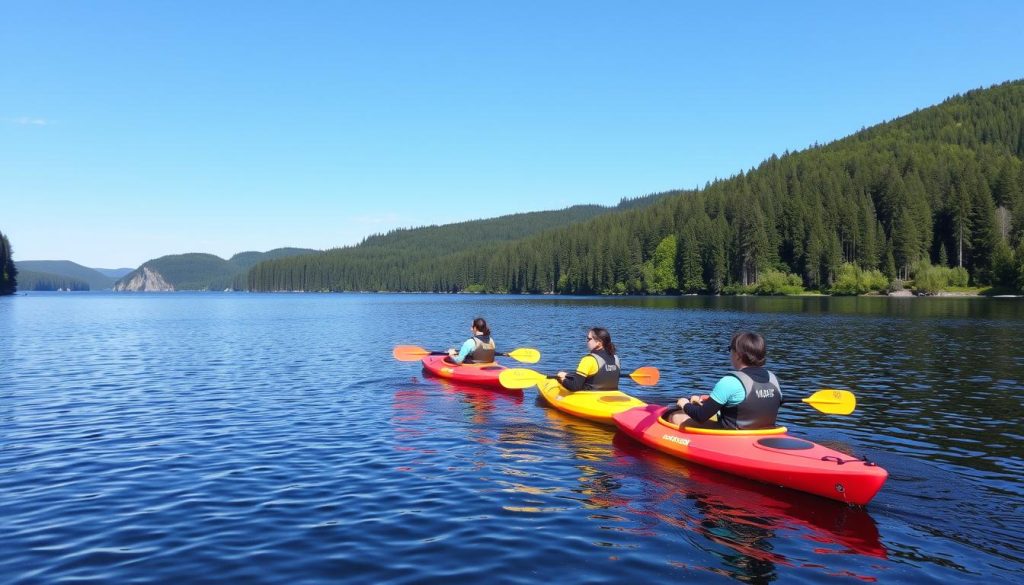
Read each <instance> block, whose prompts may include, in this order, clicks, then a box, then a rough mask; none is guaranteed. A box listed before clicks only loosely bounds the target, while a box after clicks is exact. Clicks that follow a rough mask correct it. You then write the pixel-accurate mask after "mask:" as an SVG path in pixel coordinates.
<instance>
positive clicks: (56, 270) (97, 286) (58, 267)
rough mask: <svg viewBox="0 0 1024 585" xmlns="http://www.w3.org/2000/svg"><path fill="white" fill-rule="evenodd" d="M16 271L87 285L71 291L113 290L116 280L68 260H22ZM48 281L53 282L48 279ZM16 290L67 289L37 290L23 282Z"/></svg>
mask: <svg viewBox="0 0 1024 585" xmlns="http://www.w3.org/2000/svg"><path fill="white" fill-rule="evenodd" d="M18 270H20V271H22V273H27V272H36V273H43V274H47V275H50V276H57V277H59V278H63V279H65V280H67V282H72V281H82V282H85V283H86V284H87V285H88V287H87V288H85V289H72V290H105V289H109V288H113V286H114V281H115V280H116V279H114V278H110V277H109V276H106V275H104V274H103V273H101V272H99V271H97V270H94V269H92V268H89V267H86V266H82V265H81V264H76V263H74V262H70V261H68V260H24V261H21V262H18ZM48 279H49V280H54V279H52V278H49V277H48ZM18 288H19V289H20V290H57V289H59V288H67V287H56V288H52V289H50V288H46V289H37V288H33V287H30V286H28V285H26V284H25V283H24V282H23V283H21V286H19V287H18Z"/></svg>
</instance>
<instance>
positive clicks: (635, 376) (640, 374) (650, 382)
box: [629, 366, 661, 386]
mask: <svg viewBox="0 0 1024 585" xmlns="http://www.w3.org/2000/svg"><path fill="white" fill-rule="evenodd" d="M629 377H630V378H632V380H633V381H634V382H636V383H637V384H640V385H641V386H654V385H655V384H657V383H658V380H660V379H661V372H659V371H658V368H655V367H654V366H644V367H642V368H637V369H636V371H634V372H633V373H632V374H630V375H629Z"/></svg>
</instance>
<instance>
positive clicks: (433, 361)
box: [423, 355, 508, 389]
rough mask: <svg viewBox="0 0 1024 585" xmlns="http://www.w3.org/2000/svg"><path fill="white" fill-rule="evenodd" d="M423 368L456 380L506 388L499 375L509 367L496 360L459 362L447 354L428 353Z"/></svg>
mask: <svg viewBox="0 0 1024 585" xmlns="http://www.w3.org/2000/svg"><path fill="white" fill-rule="evenodd" d="M423 369H424V370H425V371H427V372H430V373H431V374H434V375H435V376H438V377H441V378H447V379H449V380H453V381H455V382H462V383H465V384H473V385H476V386H483V387H486V388H501V389H504V388H505V387H504V386H502V385H501V381H500V380H499V379H498V377H499V376H501V373H502V372H503V371H505V370H506V369H508V368H506V367H505V366H503V365H501V364H499V363H496V362H491V363H485V364H457V363H455V362H453V361H451V360H449V359H448V356H446V355H428V356H427V357H425V358H423Z"/></svg>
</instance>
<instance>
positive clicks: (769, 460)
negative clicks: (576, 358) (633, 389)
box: [613, 405, 889, 506]
mask: <svg viewBox="0 0 1024 585" xmlns="http://www.w3.org/2000/svg"><path fill="white" fill-rule="evenodd" d="M666 410H667V408H666V407H664V406H657V405H648V406H645V407H642V408H633V409H630V410H627V411H624V412H620V413H618V414H616V415H614V416H613V420H614V422H615V424H616V426H618V427H619V429H621V430H622V431H623V432H624V433H626V434H627V435H629V436H630V437H632V438H634V439H636V440H638V441H640V442H641V443H643V444H645V445H647V446H649V447H652V448H654V449H657V450H659V451H662V452H664V453H668V454H669V455H673V456H676V457H679V458H680V459H684V460H686V461H692V462H693V463H699V464H701V465H706V466H708V467H712V468H714V469H718V470H720V471H725V472H728V473H732V474H735V475H739V476H742V477H746V478H749V479H753V480H756V481H761V482H764V483H769V484H774V485H780V486H783V487H788V488H791V489H795V490H800V491H803V492H808V493H811V494H816V495H819V496H823V497H826V498H830V499H833V500H839V501H841V502H846V503H848V504H856V505H860V506H863V505H866V504H867V503H868V502H870V501H871V499H872V498H874V497H875V494H876V493H878V490H880V489H881V488H882V485H883V484H884V483H885V480H886V479H887V478H888V477H889V473H888V472H887V471H886V470H885V469H882V468H881V467H879V466H877V465H875V464H873V463H870V462H867V461H863V460H859V459H856V458H854V457H851V456H849V455H847V454H845V453H842V452H840V451H835V450H833V449H829V448H827V447H823V446H821V445H818V444H816V443H813V442H811V441H807V440H804V439H800V438H797V437H793V436H791V435H789V434H788V433H787V432H786V429H785V427H778V428H776V429H768V430H765V431H739V432H730V431H725V430H716V431H708V430H702V429H687V428H686V427H683V428H679V427H678V426H676V425H672V424H670V423H668V422H666V421H665V420H664V419H662V418H661V416H662V414H663V413H664V412H665V411H666Z"/></svg>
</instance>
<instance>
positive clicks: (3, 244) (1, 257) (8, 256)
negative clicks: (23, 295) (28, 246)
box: [0, 232, 18, 295]
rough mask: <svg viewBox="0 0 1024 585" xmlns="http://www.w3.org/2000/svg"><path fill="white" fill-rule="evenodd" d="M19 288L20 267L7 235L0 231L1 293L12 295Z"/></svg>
mask: <svg viewBox="0 0 1024 585" xmlns="http://www.w3.org/2000/svg"><path fill="white" fill-rule="evenodd" d="M17 289H18V267H17V266H15V265H14V251H13V250H12V249H11V242H10V241H8V239H7V236H5V235H4V234H3V232H0V295H12V294H14V291H16V290H17Z"/></svg>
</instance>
